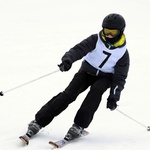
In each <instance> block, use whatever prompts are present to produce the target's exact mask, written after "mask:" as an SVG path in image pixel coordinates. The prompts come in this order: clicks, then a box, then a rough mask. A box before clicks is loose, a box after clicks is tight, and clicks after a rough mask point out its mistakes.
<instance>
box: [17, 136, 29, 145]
mask: <svg viewBox="0 0 150 150" xmlns="http://www.w3.org/2000/svg"><path fill="white" fill-rule="evenodd" d="M19 139H21V141H22V142H23V143H24V144H25V145H28V144H29V140H28V139H27V138H26V137H25V136H20V137H19Z"/></svg>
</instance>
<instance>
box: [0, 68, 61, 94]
mask: <svg viewBox="0 0 150 150" xmlns="http://www.w3.org/2000/svg"><path fill="white" fill-rule="evenodd" d="M58 71H59V70H55V71H53V72H50V73H48V74H45V75H43V76H41V77H38V78H36V79H33V80H31V81H28V82H26V83H23V84H21V85H18V86H16V87H14V88H11V89H9V90H7V91H4V92H3V91H1V92H0V96H3V95H4V94H5V93H8V92H11V91H14V90H16V89H18V88H21V87H23V86H25V85H28V84H30V83H32V82H35V81H37V80H40V79H42V78H45V77H47V76H50V75H52V74H54V73H57V72H58Z"/></svg>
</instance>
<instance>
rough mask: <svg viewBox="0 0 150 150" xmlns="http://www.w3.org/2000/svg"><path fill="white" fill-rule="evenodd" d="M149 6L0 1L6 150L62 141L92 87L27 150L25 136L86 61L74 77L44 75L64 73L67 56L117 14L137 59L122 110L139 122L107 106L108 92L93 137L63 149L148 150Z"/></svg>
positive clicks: (1, 139) (143, 0) (2, 141)
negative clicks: (62, 67) (38, 114)
mask: <svg viewBox="0 0 150 150" xmlns="http://www.w3.org/2000/svg"><path fill="white" fill-rule="evenodd" d="M149 8H150V1H149V0H132V1H131V0H126V1H125V0H113V1H111V0H105V1H100V0H63V1H62V0H13V1H12V0H0V69H1V73H0V90H2V91H3V92H4V96H3V97H0V149H3V150H20V149H23V150H35V149H36V150H48V149H50V146H49V144H48V142H49V140H58V139H61V138H63V136H64V135H65V134H66V132H67V130H68V129H69V127H70V126H71V125H72V123H73V119H74V116H75V114H76V112H77V110H78V108H79V107H80V105H81V103H82V101H83V99H84V97H85V96H86V93H87V91H88V90H87V91H85V92H84V93H82V94H81V95H80V96H79V97H78V98H77V100H76V101H75V102H74V103H72V104H71V105H70V106H69V107H68V109H66V110H65V111H64V112H63V113H62V114H61V115H59V116H58V117H57V118H55V119H54V120H53V122H52V123H51V124H49V125H48V126H47V127H45V128H43V129H42V130H41V131H40V132H39V134H38V135H37V136H35V137H34V138H33V139H32V140H31V141H30V144H29V145H28V146H23V145H22V144H21V141H20V140H19V138H18V137H19V136H20V135H22V134H24V133H25V132H26V130H27V125H28V123H29V122H30V121H31V120H32V119H34V115H35V113H36V112H37V111H38V110H39V109H40V108H41V107H42V106H43V105H44V104H45V103H46V102H47V101H48V100H50V99H51V98H52V97H53V96H55V95H56V94H58V92H61V91H63V90H64V88H65V87H66V86H67V85H68V84H69V82H70V80H71V79H72V77H73V75H74V74H75V73H76V72H77V70H78V69H79V67H80V63H81V61H82V60H81V61H78V62H76V63H74V64H73V66H72V69H71V70H70V71H69V72H65V73H62V72H60V71H58V72H57V73H54V74H52V75H49V76H45V77H44V78H40V77H41V76H43V75H46V74H49V73H51V72H53V71H57V70H58V67H57V64H59V63H60V62H61V57H62V55H63V54H64V53H65V52H66V51H68V50H69V49H70V48H71V47H73V46H74V45H75V44H77V43H78V42H80V41H81V40H83V39H84V38H86V37H88V36H90V35H91V34H93V33H98V32H99V31H100V30H101V29H102V28H101V23H102V20H103V18H104V17H105V16H106V15H107V14H109V13H114V12H115V13H120V14H121V15H123V16H124V18H125V19H126V23H127V26H126V29H125V34H126V38H127V47H128V50H129V52H130V59H131V66H130V71H129V76H128V78H127V82H126V86H125V89H124V91H123V92H122V95H121V100H120V102H119V103H118V105H119V107H118V109H119V110H121V111H122V112H123V113H125V114H126V115H129V116H130V117H132V118H134V119H136V120H138V121H139V122H140V123H137V122H135V121H133V120H131V119H130V118H129V117H127V116H125V115H123V114H121V113H120V112H119V111H117V110H115V111H110V110H109V109H106V99H107V97H108V94H109V91H107V92H106V93H105V94H104V96H103V100H102V103H101V105H100V107H99V109H98V110H97V112H96V114H95V116H94V120H93V122H92V123H91V125H90V126H89V128H88V129H87V130H88V131H89V132H90V134H89V135H88V136H86V137H84V138H82V139H81V140H78V141H75V142H73V143H71V144H69V145H67V146H66V147H65V148H64V149H66V150H70V149H71V150H76V149H78V150H83V149H87V150H92V149H94V150H149V149H150V131H149V132H148V131H147V129H146V128H147V126H149V125H150V118H149V114H150V108H149V107H150V94H149V84H150V78H149V77H150V71H149V66H150V60H149V57H150V53H149V51H150V48H149V39H150V30H149V27H150V17H149V14H150V10H149ZM37 78H38V79H39V80H36V81H35V82H32V83H28V84H27V85H24V86H22V87H19V88H17V89H16V88H15V87H18V86H19V85H22V84H24V83H27V82H29V81H33V80H34V79H37ZM12 89H13V90H12Z"/></svg>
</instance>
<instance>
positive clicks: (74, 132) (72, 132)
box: [64, 124, 84, 141]
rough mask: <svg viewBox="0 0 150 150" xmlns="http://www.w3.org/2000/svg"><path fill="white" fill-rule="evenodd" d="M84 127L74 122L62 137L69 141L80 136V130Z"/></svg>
mask: <svg viewBox="0 0 150 150" xmlns="http://www.w3.org/2000/svg"><path fill="white" fill-rule="evenodd" d="M83 131H84V129H83V128H82V127H80V126H78V125H76V124H73V125H72V127H71V128H70V129H69V130H68V132H67V134H66V135H65V137H64V139H65V140H66V141H71V140H74V139H76V138H79V137H81V135H82V132H83Z"/></svg>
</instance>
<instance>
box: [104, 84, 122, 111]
mask: <svg viewBox="0 0 150 150" xmlns="http://www.w3.org/2000/svg"><path fill="white" fill-rule="evenodd" d="M120 94H121V87H119V86H118V85H117V86H113V87H112V88H111V89H110V95H109V97H108V99H107V108H109V109H110V110H115V109H116V108H117V106H118V105H117V101H119V99H120Z"/></svg>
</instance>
